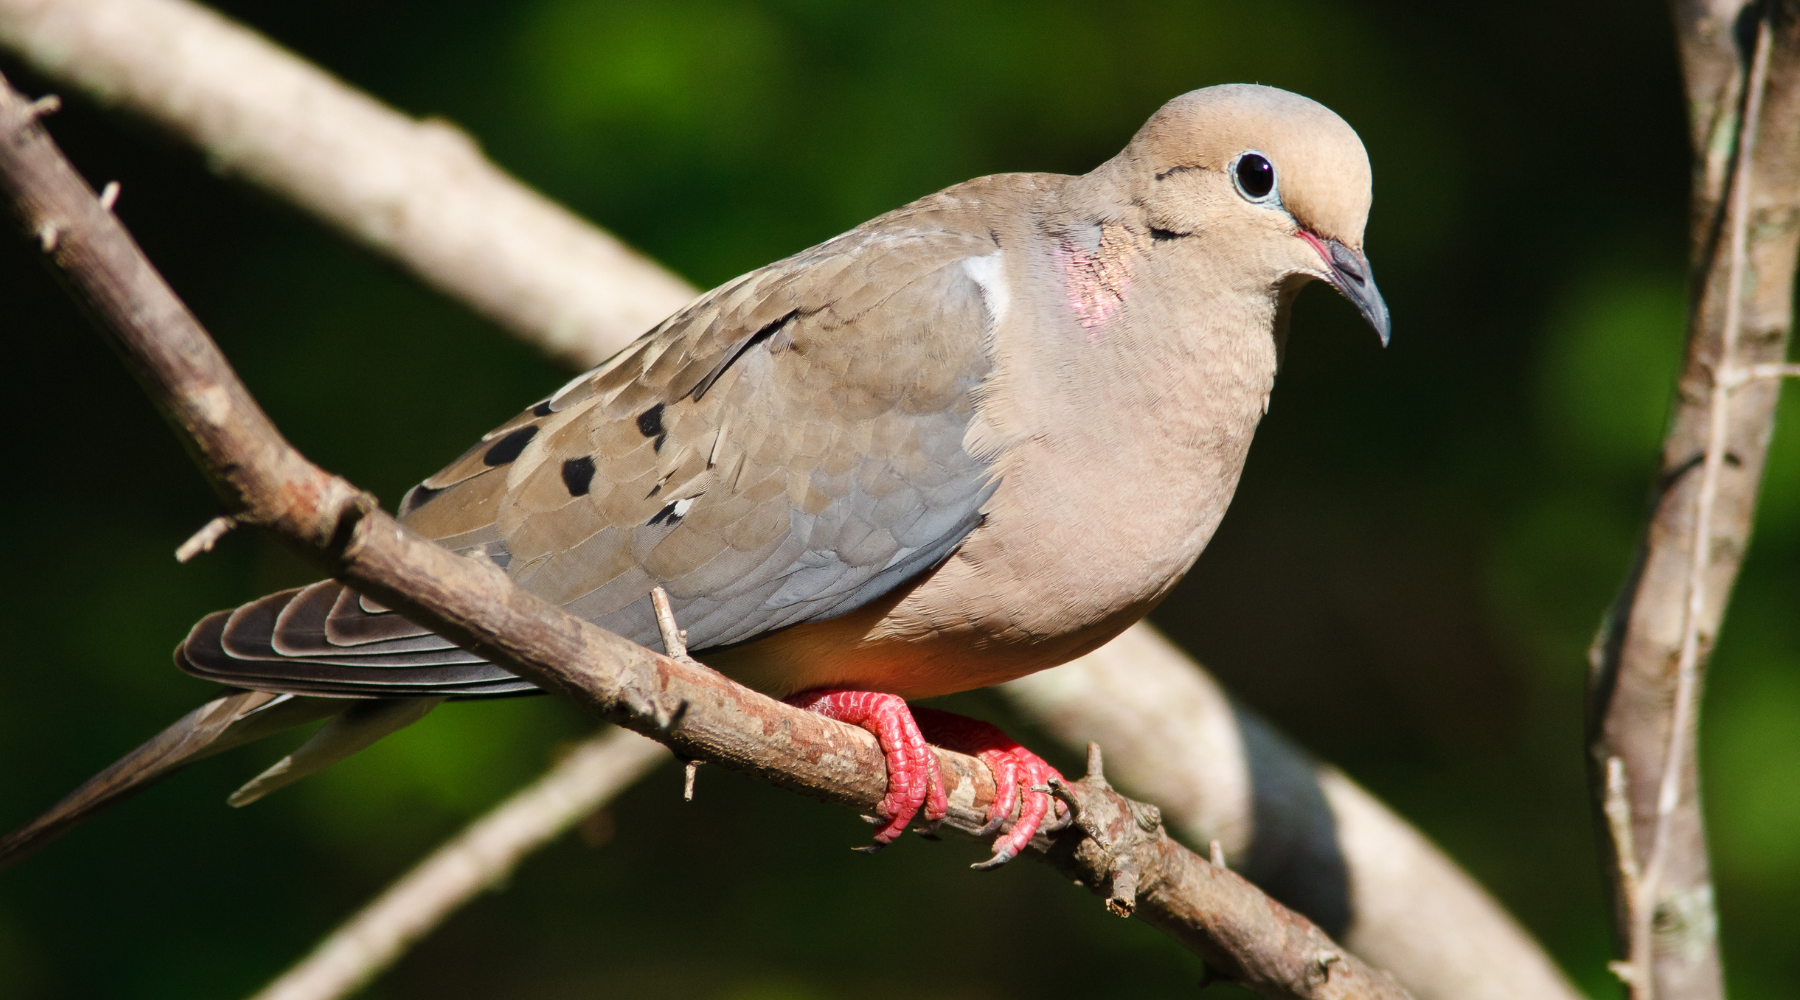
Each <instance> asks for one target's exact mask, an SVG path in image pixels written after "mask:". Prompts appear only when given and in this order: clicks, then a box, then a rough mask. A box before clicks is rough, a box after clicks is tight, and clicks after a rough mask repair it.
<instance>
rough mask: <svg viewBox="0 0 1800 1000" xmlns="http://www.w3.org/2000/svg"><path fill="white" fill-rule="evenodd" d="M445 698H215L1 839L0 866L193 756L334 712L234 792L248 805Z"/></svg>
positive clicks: (248, 694) (263, 694) (235, 800)
mask: <svg viewBox="0 0 1800 1000" xmlns="http://www.w3.org/2000/svg"><path fill="white" fill-rule="evenodd" d="M442 700H443V699H441V698H408V699H349V700H347V699H343V698H306V697H301V696H298V695H292V694H279V693H275V692H270V691H237V692H233V693H231V694H228V695H225V696H224V697H222V698H215V699H213V700H212V701H209V702H207V703H206V704H204V705H201V706H200V707H199V708H196V709H194V710H193V711H192V712H189V713H188V714H186V715H184V716H182V717H181V718H180V719H178V720H176V722H175V724H174V725H171V726H170V727H169V728H167V729H164V730H163V731H162V732H160V733H158V734H156V736H154V737H153V738H151V740H150V741H149V742H148V743H145V744H144V745H143V746H140V747H138V748H137V749H136V750H133V751H132V752H130V753H129V754H126V755H125V756H124V757H123V758H122V759H120V760H119V761H118V762H117V763H115V764H113V765H112V766H111V767H109V768H107V769H106V770H104V771H101V772H100V773H99V774H96V775H94V776H93V777H92V778H89V779H88V781H87V783H85V784H83V785H82V786H81V787H80V788H77V789H75V790H74V791H73V792H70V793H69V794H68V795H67V796H64V798H63V800H62V801H61V802H58V803H57V804H56V805H54V806H52V807H51V808H50V809H49V811H47V812H45V813H44V814H43V815H42V816H39V817H38V818H37V819H34V820H32V821H31V822H30V823H27V824H26V825H25V826H22V827H20V828H19V829H17V830H14V831H13V832H12V833H9V834H7V835H6V836H5V837H0V869H4V868H8V867H10V866H12V865H13V864H15V863H17V862H18V861H20V860H21V859H23V858H24V857H25V856H26V855H29V854H31V853H32V852H33V851H36V850H37V849H38V848H40V847H43V846H44V845H45V844H48V843H49V842H50V841H52V840H55V839H56V838H57V837H60V836H62V835H63V834H64V833H66V832H67V831H69V830H70V829H72V828H74V827H75V826H76V825H77V824H79V823H81V822H82V821H84V820H86V819H87V818H88V817H90V816H92V815H94V814H95V813H98V812H100V811H101V810H102V809H105V808H106V807H107V806H110V805H112V804H113V803H115V802H118V801H120V800H121V799H124V798H126V797H128V796H130V795H132V794H134V793H136V792H138V791H140V790H142V789H143V788H145V787H147V786H149V785H150V784H152V783H154V782H156V781H158V780H159V779H161V778H163V777H166V776H167V775H169V774H172V773H174V772H175V771H177V770H179V769H181V768H182V767H185V766H187V765H188V764H191V763H193V762H194V761H197V760H200V759H202V758H205V757H210V756H212V755H213V754H216V753H220V752H221V751H225V750H229V749H231V748H233V747H238V746H242V745H244V744H246V743H250V742H253V741H255V740H260V739H262V738H263V737H265V736H272V735H274V734H275V733H278V732H281V731H282V730H285V729H290V728H293V727H294V726H299V725H304V724H306V723H308V722H313V721H316V720H318V719H323V718H327V717H333V716H335V718H332V719H331V721H330V722H329V723H327V724H326V726H325V728H323V729H321V730H319V732H318V733H316V734H314V736H313V737H312V738H311V739H309V740H308V741H307V742H306V743H305V744H304V745H302V746H301V747H300V748H299V749H298V750H295V751H294V752H293V753H292V754H289V755H288V756H287V757H285V758H283V759H282V760H281V761H280V762H279V763H277V764H276V765H275V766H274V767H271V768H269V769H268V770H267V771H264V772H263V773H262V774H261V775H259V776H257V777H256V778H255V779H253V780H252V781H251V782H250V783H249V784H247V785H245V786H244V787H243V788H241V789H239V790H238V791H237V792H236V793H235V794H233V795H232V797H231V800H230V801H231V804H232V805H246V804H248V803H250V802H254V801H255V800H256V799H258V798H261V797H262V796H264V795H266V794H268V793H269V792H271V791H274V790H275V789H277V788H280V787H281V786H282V785H286V784H288V783H289V782H293V781H298V780H299V779H301V778H303V777H305V776H306V775H308V774H311V773H313V772H315V771H317V770H319V769H320V768H323V767H325V766H326V765H328V764H331V763H333V762H334V761H337V760H339V759H342V758H343V757H345V756H348V755H349V754H352V753H354V752H356V751H357V750H360V749H362V748H363V747H366V746H368V745H369V744H370V743H373V742H375V741H376V740H377V739H380V738H381V737H382V736H385V735H387V734H388V733H390V732H393V731H394V730H396V729H399V728H400V727H402V726H405V725H407V724H409V723H411V722H414V721H416V720H417V719H419V718H420V717H421V716H423V715H424V714H425V713H426V712H428V711H430V710H431V708H432V707H433V706H435V705H437V704H438V702H440V701H442Z"/></svg>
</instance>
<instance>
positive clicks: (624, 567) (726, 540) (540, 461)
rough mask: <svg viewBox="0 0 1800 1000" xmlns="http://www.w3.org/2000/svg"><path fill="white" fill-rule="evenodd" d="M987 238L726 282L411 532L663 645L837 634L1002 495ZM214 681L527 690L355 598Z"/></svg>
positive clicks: (507, 429) (237, 646) (189, 653)
mask: <svg viewBox="0 0 1800 1000" xmlns="http://www.w3.org/2000/svg"><path fill="white" fill-rule="evenodd" d="M994 250H995V246H994V244H993V242H992V241H991V239H990V238H989V237H987V236H985V235H983V236H979V237H977V236H972V235H970V234H967V233H960V232H947V231H945V230H943V229H940V228H934V227H929V226H922V227H918V228H905V227H888V228H871V227H865V228H864V229H860V230H854V231H852V232H850V233H847V234H845V235H844V236H841V237H838V238H837V239H835V240H832V241H830V242H827V243H825V244H821V245H820V246H818V247H814V248H812V249H811V250H808V251H805V252H803V253H801V254H798V255H796V256H795V257H792V258H788V259H787V260H784V261H781V262H778V263H776V264H773V265H770V266H769V267H767V268H763V269H762V270H759V271H754V272H751V273H750V274H748V275H745V276H743V277H741V278H739V279H737V280H735V281H733V282H731V283H729V284H726V285H724V286H721V287H720V288H718V289H716V290H714V291H713V292H711V293H708V294H707V295H705V296H703V297H701V298H700V299H698V300H696V301H695V302H694V303H693V304H692V305H690V306H689V307H687V308H686V309H684V310H682V311H681V312H680V313H677V314H676V315H675V316H672V317H670V319H669V320H667V321H665V322H664V323H663V324H662V325H660V326H659V327H657V328H656V329H655V330H652V331H651V332H650V333H648V334H646V335H645V336H644V337H643V338H641V339H640V340H638V341H637V342H636V343H634V344H633V345H631V346H630V347H628V348H626V349H625V350H624V351H622V352H620V354H618V355H617V356H615V357H614V358H612V359H610V360H608V361H607V362H605V363H604V364H602V365H601V366H599V367H598V368H596V369H595V370H594V371H592V372H589V373H587V374H585V375H583V376H580V377H578V378H576V379H575V380H573V381H571V382H570V383H569V384H568V385H566V386H564V387H563V389H562V390H560V391H559V392H557V393H556V394H555V395H553V396H552V397H550V398H549V399H547V400H545V401H543V402H541V403H539V404H537V405H536V406H534V407H532V408H531V409H530V410H527V411H526V412H525V413H523V414H521V415H520V416H519V417H517V418H515V419H514V420H512V421H509V422H508V423H507V424H505V425H503V426H501V427H500V428H498V429H497V430H495V431H493V432H492V433H490V434H489V435H487V436H486V437H485V438H484V439H483V441H482V442H481V443H479V444H478V445H477V446H476V447H475V448H473V449H471V450H470V451H469V452H468V453H466V454H465V455H464V456H463V457H462V458H460V459H458V460H457V461H456V462H454V463H452V464H451V465H450V466H448V467H447V468H445V469H444V470H443V471H442V472H439V473H438V474H437V475H435V476H433V477H431V478H430V479H427V480H425V482H424V483H422V484H420V486H418V487H416V488H414V490H413V491H411V492H410V493H408V494H407V496H406V498H405V499H404V500H403V501H402V503H401V515H402V520H404V521H405V522H406V523H407V524H409V526H411V527H413V528H414V529H415V530H419V531H421V532H422V533H424V534H426V535H427V536H429V537H432V538H435V539H437V540H438V541H440V542H441V543H443V544H445V545H447V546H448V547H450V548H453V549H457V550H461V551H468V552H471V553H473V552H476V551H477V550H479V553H480V554H482V555H484V556H485V557H487V558H490V559H493V560H494V561H495V562H497V563H498V564H500V565H501V566H502V567H504V568H505V569H506V570H507V572H508V573H509V574H510V575H511V576H512V577H513V578H514V579H515V581H517V582H518V583H519V584H520V585H521V586H524V587H525V588H527V589H528V590H531V591H533V592H534V593H537V594H538V595H540V596H542V597H545V598H546V599H548V600H550V601H552V602H554V603H557V604H559V605H562V606H563V607H564V608H566V609H567V610H569V611H570V612H572V613H574V614H577V615H580V616H581V617H583V618H586V619H588V620H590V621H593V622H595V623H596V624H599V625H600V626H602V627H604V628H607V629H610V630H612V631H615V632H618V633H620V634H621V635H624V636H626V637H627V638H630V639H632V640H634V641H637V642H642V643H644V644H646V645H649V646H651V647H653V648H660V645H661V643H660V638H659V636H658V633H657V629H656V625H655V619H654V615H653V613H652V611H651V608H650V603H649V598H648V593H649V591H650V589H651V588H652V587H654V586H656V585H659V584H660V585H661V586H663V587H665V588H666V589H667V590H668V592H669V594H670V598H671V601H672V603H673V605H674V607H675V611H676V615H677V618H678V620H679V621H680V622H681V624H682V626H683V627H684V628H685V629H687V631H688V637H689V645H690V647H691V648H693V649H694V650H696V651H703V650H705V649H707V648H710V647H717V646H723V645H729V644H733V643H739V642H744V641H746V640H749V639H752V638H755V637H756V636H759V635H762V634H764V633H767V632H771V631H774V630H776V629H780V628H784V627H787V626H790V625H795V624H799V623H802V622H809V621H818V620H822V619H825V618H831V617H834V616H836V615H840V614H843V613H845V612H848V611H850V610H853V609H855V608H857V607H859V606H861V605H863V604H866V603H867V602H869V601H871V600H874V599H875V598H877V597H879V596H881V595H882V594H884V593H886V592H888V591H890V590H892V589H893V588H894V587H895V586H897V585H899V584H900V583H902V582H903V581H905V580H906V579H908V578H910V577H911V576H913V575H915V574H916V573H918V572H920V571H922V570H924V569H926V568H928V567H930V566H931V565H933V564H935V563H937V562H939V561H941V560H942V559H944V558H945V557H947V556H948V555H949V554H950V553H951V552H952V551H954V549H955V547H956V546H957V545H958V544H960V542H961V540H962V539H963V537H964V536H966V535H967V534H968V532H969V531H970V530H971V529H972V528H973V527H974V526H975V525H976V524H977V523H979V520H980V517H981V507H982V505H983V504H984V503H985V502H986V500H987V498H988V497H989V496H991V495H992V492H993V490H994V489H995V487H996V486H997V483H996V482H995V481H994V480H993V478H992V476H991V474H990V467H989V463H988V461H987V460H986V458H985V457H982V456H976V455H973V454H970V453H969V452H968V451H967V450H965V448H964V439H965V432H966V431H967V429H968V425H969V422H970V420H971V419H972V418H973V416H974V405H975V393H974V390H975V389H976V387H977V386H978V385H979V384H980V383H981V381H982V379H983V378H984V377H985V376H986V375H987V373H988V370H989V367H990V365H991V361H990V357H989V351H990V344H989V338H988V326H989V319H988V308H987V304H986V303H985V301H984V300H983V298H982V293H981V290H980V287H979V286H978V285H977V284H976V283H975V282H974V281H973V280H971V278H970V277H969V276H968V274H967V272H966V271H965V270H964V268H963V267H962V266H961V262H962V261H963V260H965V259H967V258H969V257H974V256H980V255H983V254H988V253H992V252H994ZM178 659H180V660H181V661H182V663H183V666H184V667H185V668H187V669H189V670H191V671H192V672H195V673H199V674H203V675H206V676H213V677H217V678H218V679H221V680H225V681H227V682H228V683H234V684H239V685H241V686H250V687H269V688H280V689H284V690H285V689H290V688H291V689H294V690H302V689H304V690H307V691H310V692H311V693H340V694H348V695H356V694H382V695H390V694H402V693H407V694H450V695H452V696H460V697H479V696H491V695H497V694H510V693H520V692H522V691H529V690H531V689H532V687H531V685H530V684H529V683H528V682H525V681H523V680H522V679H520V678H518V677H515V676H513V675H512V674H509V673H507V672H505V671H504V670H501V669H500V668H498V667H494V666H493V665H491V664H488V663H486V662H485V661H482V660H481V659H480V658H479V657H476V656H475V655H474V654H471V653H468V652H467V651H464V650H462V649H459V648H457V647H455V646H453V645H452V644H450V643H449V642H448V641H447V640H444V639H441V638H439V637H438V636H436V635H433V634H431V633H429V632H427V631H425V630H423V629H420V628H418V627H417V626H414V625H412V624H411V623H410V622H408V621H407V620H406V619H404V618H402V617H401V616H399V615H398V614H395V613H393V612H390V611H387V609H385V608H382V607H380V606H379V605H376V604H374V603H372V602H370V601H369V600H368V599H367V598H361V597H358V595H356V594H355V593H353V592H350V591H346V590H344V589H343V588H342V587H341V586H339V585H337V584H335V583H330V582H326V583H321V584H315V585H314V586H313V587H311V588H305V589H302V590H300V591H297V592H289V593H287V594H282V595H272V596H271V597H269V598H264V599H263V600H262V601H259V602H253V603H252V604H249V605H246V606H245V607H244V608H241V609H238V610H237V611H235V612H220V613H219V614H217V615H214V616H211V617H209V618H208V619H206V620H203V621H202V622H201V623H200V624H199V625H197V626H196V627H195V631H194V634H193V635H192V636H190V639H189V642H188V643H186V644H184V646H183V649H182V651H181V653H180V654H179V656H178Z"/></svg>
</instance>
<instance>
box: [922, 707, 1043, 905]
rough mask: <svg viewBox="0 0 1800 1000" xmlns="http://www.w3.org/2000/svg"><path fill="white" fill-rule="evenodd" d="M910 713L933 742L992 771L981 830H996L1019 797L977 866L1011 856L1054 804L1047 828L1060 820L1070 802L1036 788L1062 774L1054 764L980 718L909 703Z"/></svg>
mask: <svg viewBox="0 0 1800 1000" xmlns="http://www.w3.org/2000/svg"><path fill="white" fill-rule="evenodd" d="M913 716H914V717H915V718H916V719H917V720H918V723H919V727H920V729H921V730H922V731H923V733H924V734H925V736H926V738H927V739H929V740H930V741H931V742H932V743H933V744H934V745H936V746H941V747H943V748H945V749H947V750H957V751H960V752H962V753H966V754H969V755H970V756H973V757H978V758H980V759H981V762H982V763H984V764H986V765H987V766H988V770H990V771H992V772H993V773H994V800H993V801H992V802H990V803H989V804H988V821H987V825H986V826H984V827H982V829H981V836H984V837H985V836H988V835H989V834H992V833H994V832H995V831H997V830H999V829H1000V826H1001V824H1003V823H1005V822H1006V819H1007V817H1009V816H1011V815H1012V810H1013V803H1014V802H1015V801H1017V802H1018V803H1019V819H1018V821H1017V822H1015V823H1013V825H1012V829H1010V830H1008V831H1006V833H1004V834H1002V835H1001V836H1000V839H998V840H996V841H994V856H993V857H991V858H989V859H988V860H986V861H983V862H981V863H980V864H977V865H975V866H974V867H975V868H978V869H981V870H984V871H985V870H987V869H990V868H998V867H1000V866H1001V865H1003V864H1006V863H1007V862H1008V861H1011V860H1012V859H1013V858H1014V857H1016V856H1017V855H1018V853H1019V852H1020V851H1021V850H1023V849H1024V847H1025V845H1026V844H1027V843H1029V842H1030V841H1031V838H1032V837H1033V836H1034V835H1036V834H1037V832H1038V831H1039V830H1040V829H1043V828H1044V818H1045V817H1046V816H1049V815H1051V809H1052V808H1053V807H1054V808H1055V810H1056V812H1057V820H1058V822H1055V823H1053V824H1052V825H1051V827H1050V829H1058V828H1060V826H1061V825H1063V821H1064V818H1065V817H1066V814H1067V812H1068V807H1067V806H1065V805H1063V804H1062V803H1061V802H1057V801H1055V800H1054V799H1052V798H1051V797H1050V796H1049V795H1048V794H1046V793H1044V792H1041V791H1035V789H1039V788H1043V787H1045V786H1046V785H1048V784H1049V782H1050V779H1051V778H1055V779H1057V780H1059V781H1060V780H1062V775H1061V774H1060V773H1058V772H1057V770H1056V768H1054V767H1051V766H1050V764H1049V763H1048V762H1047V761H1045V760H1044V759H1043V758H1042V757H1039V756H1038V755H1037V754H1034V753H1032V752H1031V751H1030V750H1027V749H1025V748H1024V747H1022V746H1020V745H1019V744H1018V742H1017V741H1015V740H1014V739H1013V738H1012V737H1010V736H1007V735H1006V734H1005V733H1003V732H1001V731H1000V730H999V728H998V727H996V726H993V725H991V724H989V723H986V722H982V721H980V720H979V719H971V718H969V717H967V716H963V715H955V714H952V713H950V712H940V711H938V710H936V709H931V708H916V709H913Z"/></svg>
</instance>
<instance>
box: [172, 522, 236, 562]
mask: <svg viewBox="0 0 1800 1000" xmlns="http://www.w3.org/2000/svg"><path fill="white" fill-rule="evenodd" d="M235 527H237V519H236V518H233V517H231V516H229V515H226V514H220V515H219V516H218V517H215V518H213V519H212V520H210V521H208V522H206V525H205V526H204V527H202V528H201V529H200V530H199V531H196V532H194V535H193V537H192V538H189V539H188V540H187V541H185V542H182V543H181V548H178V549H176V550H175V561H176V562H182V563H184V562H187V561H188V560H190V559H192V558H194V557H195V556H197V555H199V554H200V553H202V552H211V551H212V549H213V546H214V545H217V544H218V543H219V539H221V538H224V537H225V533H226V532H228V531H230V530H231V529H232V528H235Z"/></svg>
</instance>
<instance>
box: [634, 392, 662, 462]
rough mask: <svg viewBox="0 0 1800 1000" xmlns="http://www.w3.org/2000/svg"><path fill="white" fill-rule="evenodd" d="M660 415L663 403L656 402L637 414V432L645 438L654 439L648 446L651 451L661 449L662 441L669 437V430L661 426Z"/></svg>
mask: <svg viewBox="0 0 1800 1000" xmlns="http://www.w3.org/2000/svg"><path fill="white" fill-rule="evenodd" d="M662 416H663V404H661V403H658V404H656V405H655V406H652V407H651V408H649V409H648V410H645V411H644V412H642V413H640V414H638V417H637V429H638V433H640V434H642V435H644V436H645V437H647V438H655V439H656V442H655V443H654V444H652V445H651V446H650V449H651V450H652V451H657V452H660V451H662V446H663V442H664V441H667V440H668V439H669V432H668V431H667V430H665V429H664V428H663V422H662Z"/></svg>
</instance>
